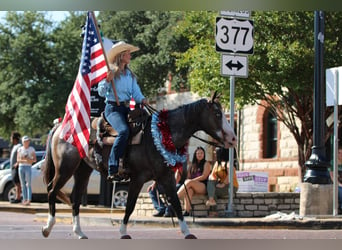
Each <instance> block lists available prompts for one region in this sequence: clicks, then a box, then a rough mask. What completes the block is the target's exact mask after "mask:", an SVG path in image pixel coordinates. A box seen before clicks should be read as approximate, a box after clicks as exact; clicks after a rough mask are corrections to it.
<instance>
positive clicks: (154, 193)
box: [148, 185, 171, 213]
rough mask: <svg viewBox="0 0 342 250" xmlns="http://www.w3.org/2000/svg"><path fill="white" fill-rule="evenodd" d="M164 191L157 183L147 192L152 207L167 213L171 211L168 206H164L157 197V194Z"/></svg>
mask: <svg viewBox="0 0 342 250" xmlns="http://www.w3.org/2000/svg"><path fill="white" fill-rule="evenodd" d="M157 190H158V192H157ZM164 193H165V192H164V189H163V187H162V186H160V185H158V186H157V187H155V188H154V189H152V190H150V191H149V192H148V194H149V195H150V198H151V200H152V204H153V207H154V209H155V210H157V211H158V212H162V213H169V212H171V211H170V207H168V206H166V205H165V203H164V202H163V201H162V200H161V199H159V197H158V194H164Z"/></svg>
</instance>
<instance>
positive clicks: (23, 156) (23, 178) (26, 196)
mask: <svg viewBox="0 0 342 250" xmlns="http://www.w3.org/2000/svg"><path fill="white" fill-rule="evenodd" d="M30 141H31V140H30V138H29V137H28V136H27V135H24V136H23V138H22V143H23V145H22V146H21V147H20V148H19V149H18V155H17V162H18V163H19V179H20V184H21V190H22V195H23V201H22V204H23V205H26V206H28V205H30V202H31V199H32V188H31V167H32V164H33V163H34V162H36V161H37V158H36V151H35V149H34V148H33V147H32V146H30Z"/></svg>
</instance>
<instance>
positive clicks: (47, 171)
mask: <svg viewBox="0 0 342 250" xmlns="http://www.w3.org/2000/svg"><path fill="white" fill-rule="evenodd" d="M57 127H58V126H55V127H53V128H52V129H51V131H50V132H49V135H48V139H47V142H46V156H45V161H44V164H45V166H44V168H43V180H44V183H45V184H46V186H47V191H48V192H49V191H50V190H51V188H52V179H53V178H54V176H55V164H54V163H53V160H52V151H51V150H52V149H51V144H52V137H53V135H54V133H55V132H56V129H57Z"/></svg>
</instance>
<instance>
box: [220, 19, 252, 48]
mask: <svg viewBox="0 0 342 250" xmlns="http://www.w3.org/2000/svg"><path fill="white" fill-rule="evenodd" d="M253 36H254V26H253V21H252V20H238V19H228V18H223V17H216V37H215V39H216V51H217V52H227V53H238V54H253V52H254V51H253V46H254V42H253Z"/></svg>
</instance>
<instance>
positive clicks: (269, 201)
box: [133, 192, 300, 217]
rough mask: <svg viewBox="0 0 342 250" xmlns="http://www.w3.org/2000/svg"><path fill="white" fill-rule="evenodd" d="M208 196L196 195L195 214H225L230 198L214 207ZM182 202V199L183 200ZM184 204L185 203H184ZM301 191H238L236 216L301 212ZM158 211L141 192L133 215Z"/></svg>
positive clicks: (147, 214)
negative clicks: (209, 204)
mask: <svg viewBox="0 0 342 250" xmlns="http://www.w3.org/2000/svg"><path fill="white" fill-rule="evenodd" d="M206 201H207V196H205V195H200V196H194V197H193V200H192V203H193V205H194V208H195V210H194V211H195V216H198V217H203V216H204V217H207V216H217V217H220V216H225V213H226V210H227V205H228V199H227V198H225V199H219V200H217V206H216V208H215V207H214V209H208V207H206V206H205V202H206ZM181 203H182V201H181ZM182 205H183V203H182ZM299 205H300V194H299V193H275V192H273V193H239V192H238V193H236V197H235V198H234V199H233V210H234V216H235V217H265V216H267V215H271V214H274V213H276V212H283V213H287V214H289V213H292V212H295V213H296V214H299ZM155 212H156V211H155V210H154V208H153V205H152V202H151V199H150V197H149V195H148V193H141V194H140V195H139V197H138V200H137V203H136V206H135V210H134V212H133V215H136V216H152V214H153V213H155Z"/></svg>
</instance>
